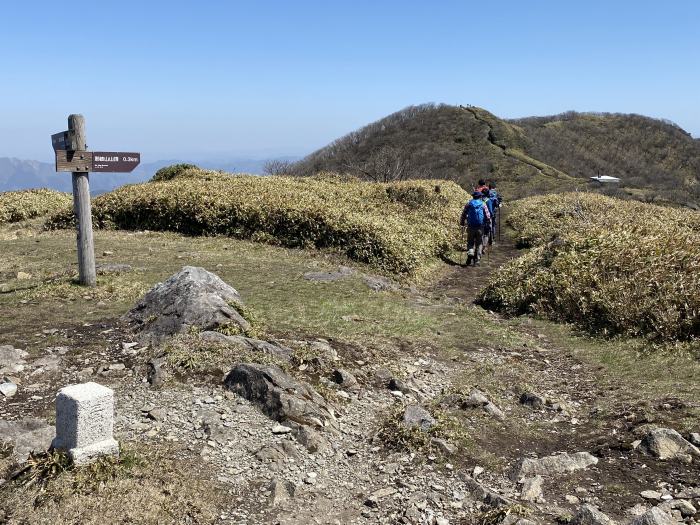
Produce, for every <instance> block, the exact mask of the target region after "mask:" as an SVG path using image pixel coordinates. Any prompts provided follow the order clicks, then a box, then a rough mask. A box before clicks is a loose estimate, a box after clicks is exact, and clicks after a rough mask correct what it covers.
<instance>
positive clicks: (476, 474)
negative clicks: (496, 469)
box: [472, 465, 484, 478]
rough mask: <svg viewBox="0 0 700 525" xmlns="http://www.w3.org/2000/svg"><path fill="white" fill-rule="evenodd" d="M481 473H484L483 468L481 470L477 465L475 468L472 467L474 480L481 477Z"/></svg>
mask: <svg viewBox="0 0 700 525" xmlns="http://www.w3.org/2000/svg"><path fill="white" fill-rule="evenodd" d="M483 473H484V468H483V467H480V466H479V465H477V466H476V467H474V469H473V470H472V476H474V477H475V478H478V477H479V476H481V475H482V474H483Z"/></svg>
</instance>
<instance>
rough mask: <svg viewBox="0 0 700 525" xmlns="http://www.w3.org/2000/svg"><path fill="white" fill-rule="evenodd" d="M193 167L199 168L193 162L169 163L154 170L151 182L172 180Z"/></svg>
mask: <svg viewBox="0 0 700 525" xmlns="http://www.w3.org/2000/svg"><path fill="white" fill-rule="evenodd" d="M193 169H194V170H198V169H199V168H198V167H197V166H195V165H194V164H185V163H182V164H171V165H170V166H165V167H164V168H161V169H159V170H158V171H156V174H155V175H153V177H152V178H151V182H158V181H166V180H173V179H175V178H177V177H179V176H181V175H182V174H183V173H184V172H186V171H188V170H193Z"/></svg>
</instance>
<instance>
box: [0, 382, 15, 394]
mask: <svg viewBox="0 0 700 525" xmlns="http://www.w3.org/2000/svg"><path fill="white" fill-rule="evenodd" d="M16 393H17V385H16V384H15V383H13V382H12V381H6V382H4V383H0V394H2V396H4V397H6V398H10V397H12V396H14V395H15V394H16Z"/></svg>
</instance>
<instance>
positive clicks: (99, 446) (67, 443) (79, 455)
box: [53, 382, 119, 465]
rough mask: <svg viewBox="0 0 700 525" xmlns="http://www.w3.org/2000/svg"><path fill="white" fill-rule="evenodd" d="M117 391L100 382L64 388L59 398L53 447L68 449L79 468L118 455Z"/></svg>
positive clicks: (57, 399)
mask: <svg viewBox="0 0 700 525" xmlns="http://www.w3.org/2000/svg"><path fill="white" fill-rule="evenodd" d="M113 427H114V392H113V391H112V390H111V389H109V388H107V387H105V386H102V385H98V384H97V383H92V382H91V383H83V384H81V385H71V386H67V387H65V388H62V389H61V390H59V391H58V396H56V438H55V439H54V442H53V445H54V448H56V449H60V450H65V451H67V452H68V454H69V455H70V457H71V459H72V460H73V463H75V464H76V465H85V464H86V463H90V462H92V461H93V460H95V459H97V458H98V457H100V456H106V455H109V456H113V455H118V454H119V444H118V443H117V442H116V441H115V440H114V438H113V437H112V429H113Z"/></svg>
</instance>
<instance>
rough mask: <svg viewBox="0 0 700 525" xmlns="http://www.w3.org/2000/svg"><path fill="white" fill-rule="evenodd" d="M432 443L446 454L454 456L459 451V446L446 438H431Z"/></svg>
mask: <svg viewBox="0 0 700 525" xmlns="http://www.w3.org/2000/svg"><path fill="white" fill-rule="evenodd" d="M430 443H431V444H433V445H435V446H436V447H437V449H438V450H439V451H440V453H441V454H442V455H444V456H454V455H455V454H456V453H457V447H455V446H454V445H453V444H452V443H450V442H448V441H447V440H445V439H442V438H436V437H434V438H430Z"/></svg>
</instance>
